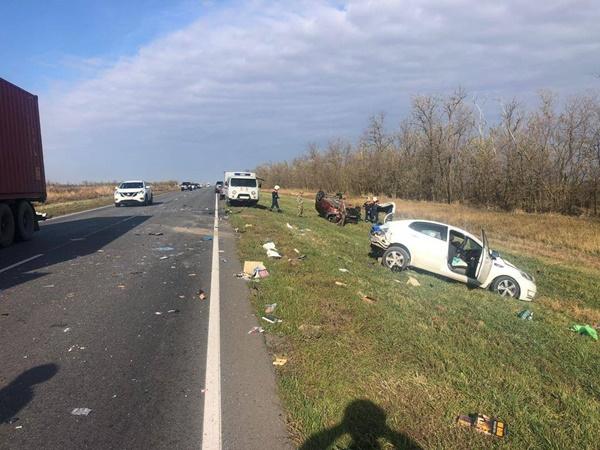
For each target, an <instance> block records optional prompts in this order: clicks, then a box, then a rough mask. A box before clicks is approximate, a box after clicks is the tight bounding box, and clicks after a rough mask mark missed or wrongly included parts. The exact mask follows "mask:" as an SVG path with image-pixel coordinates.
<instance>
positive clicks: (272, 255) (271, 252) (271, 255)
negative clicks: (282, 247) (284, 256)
mask: <svg viewBox="0 0 600 450" xmlns="http://www.w3.org/2000/svg"><path fill="white" fill-rule="evenodd" d="M267 257H268V258H277V259H279V258H281V255H280V254H279V252H277V250H267Z"/></svg>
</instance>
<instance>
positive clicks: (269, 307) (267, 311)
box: [265, 303, 277, 314]
mask: <svg viewBox="0 0 600 450" xmlns="http://www.w3.org/2000/svg"><path fill="white" fill-rule="evenodd" d="M276 309H277V303H271V304H270V305H265V314H273V313H274V312H275V310H276Z"/></svg>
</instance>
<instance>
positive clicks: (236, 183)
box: [223, 172, 260, 206]
mask: <svg viewBox="0 0 600 450" xmlns="http://www.w3.org/2000/svg"><path fill="white" fill-rule="evenodd" d="M223 180H224V185H223V193H224V196H225V199H226V200H227V204H228V205H236V204H245V205H250V206H254V205H256V204H257V203H258V200H259V197H260V190H259V187H260V186H259V183H258V180H257V178H256V174H255V173H254V172H225V176H224V177H223Z"/></svg>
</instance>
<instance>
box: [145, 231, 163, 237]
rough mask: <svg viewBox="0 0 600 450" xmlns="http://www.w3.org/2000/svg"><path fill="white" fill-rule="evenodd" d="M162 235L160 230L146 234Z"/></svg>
mask: <svg viewBox="0 0 600 450" xmlns="http://www.w3.org/2000/svg"><path fill="white" fill-rule="evenodd" d="M162 235H163V233H161V232H160V231H158V232H151V233H148V236H162Z"/></svg>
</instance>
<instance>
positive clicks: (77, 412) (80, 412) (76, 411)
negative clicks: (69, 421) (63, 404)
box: [71, 408, 92, 416]
mask: <svg viewBox="0 0 600 450" xmlns="http://www.w3.org/2000/svg"><path fill="white" fill-rule="evenodd" d="M91 412H92V410H91V409H90V408H73V411H71V414H73V415H74V416H87V415H88V414H89V413H91Z"/></svg>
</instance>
